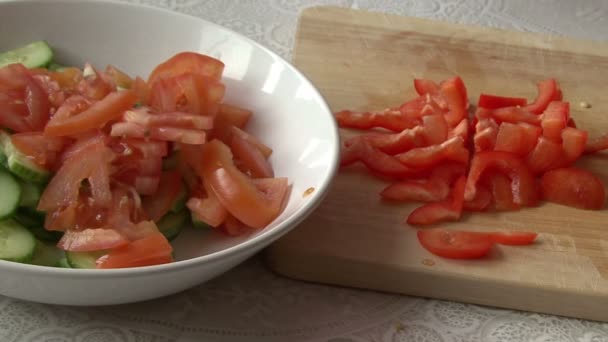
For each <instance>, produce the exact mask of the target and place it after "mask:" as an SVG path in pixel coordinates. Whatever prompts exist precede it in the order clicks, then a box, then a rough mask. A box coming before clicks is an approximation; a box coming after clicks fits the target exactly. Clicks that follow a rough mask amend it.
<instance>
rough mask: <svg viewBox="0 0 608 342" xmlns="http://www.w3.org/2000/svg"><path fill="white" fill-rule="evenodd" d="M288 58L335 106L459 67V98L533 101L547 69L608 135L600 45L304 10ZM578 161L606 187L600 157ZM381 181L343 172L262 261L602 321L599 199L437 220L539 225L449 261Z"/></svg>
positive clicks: (607, 237) (332, 278)
mask: <svg viewBox="0 0 608 342" xmlns="http://www.w3.org/2000/svg"><path fill="white" fill-rule="evenodd" d="M294 62H295V64H296V65H297V66H298V67H299V68H300V70H302V71H303V72H304V74H305V75H306V76H307V77H309V78H310V79H311V80H312V82H313V83H314V84H315V85H316V86H317V87H318V88H319V89H320V91H321V93H322V94H323V95H324V96H325V98H326V99H327V101H328V102H329V104H330V106H331V108H332V109H333V110H334V111H337V110H340V109H347V108H348V109H357V110H376V109H382V108H385V107H388V106H395V105H398V104H399V103H401V102H403V101H404V100H405V99H409V98H412V97H414V96H415V92H414V89H413V84H412V79H413V78H415V77H424V78H431V79H434V80H437V81H439V80H442V79H445V78H448V77H450V76H453V75H460V76H461V77H462V78H463V79H464V81H465V83H466V85H467V88H468V91H469V95H470V101H471V103H476V101H477V96H478V94H479V93H480V92H482V91H483V92H489V93H496V94H502V95H512V96H524V97H528V98H534V97H535V95H536V86H535V83H536V81H538V80H540V79H543V78H547V77H555V78H557V79H558V80H559V82H560V84H561V86H562V89H563V92H564V94H565V99H566V100H568V101H570V102H571V108H572V112H573V113H572V116H573V117H574V118H575V119H576V122H577V123H578V125H579V126H580V127H582V128H584V129H588V130H589V131H590V134H591V135H592V136H595V135H597V134H599V132H602V131H608V44H605V43H599V42H590V41H579V40H570V39H565V38H559V37H550V36H544V35H538V34H531V33H522V32H507V31H499V30H494V29H488V28H481V27H472V26H462V25H455V24H448V23H443V22H435V21H428V20H421V19H415V18H407V17H399V16H394V15H384V14H378V13H369V12H364V11H357V10H350V9H340V8H333V7H315V8H310V9H308V10H306V11H304V12H303V13H302V15H301V18H300V22H299V29H298V33H297V38H296V46H295V55H294ZM582 101H584V102H587V103H589V104H591V108H582V107H581V106H580V105H579V103H580V102H582ZM342 133H343V134H348V133H347V132H342ZM581 165H582V166H584V167H587V168H589V169H591V170H592V171H594V172H596V173H597V174H599V175H601V177H602V179H603V181H604V182H606V184H608V154H606V155H597V156H593V157H588V158H586V159H585V160H584V161H583V162H581ZM384 186H385V183H383V182H382V181H379V180H376V179H374V178H372V177H370V176H368V175H367V174H366V173H365V172H364V171H363V170H362V169H361V168H357V167H349V168H346V169H342V170H341V171H340V173H339V175H338V176H337V178H336V179H335V182H334V183H333V186H332V188H331V190H330V192H329V194H328V195H327V197H326V199H325V200H324V202H323V203H322V204H321V205H320V207H319V208H318V209H317V210H316V211H315V212H314V213H313V214H312V215H311V216H310V218H309V219H307V220H306V221H305V222H304V223H302V224H301V226H299V227H298V228H296V229H295V230H293V231H292V232H291V233H290V234H288V235H287V236H285V237H284V238H282V239H281V240H279V241H278V242H277V243H275V244H274V245H273V246H271V247H270V248H269V249H268V250H267V253H266V257H267V258H266V259H267V261H268V264H269V265H270V267H271V268H272V269H274V270H276V271H277V272H278V273H280V274H284V275H286V276H288V277H292V278H297V279H303V280H308V281H314V282H322V283H329V284H337V285H344V286H349V287H358V288H367V289H375V290H381V291H389V292H398V293H404V294H408V295H416V296H424V297H432V298H441V299H449V300H455V301H462V302H468V303H477V304H484V305H491V306H498V307H506V308H515V309H522V310H529V311H537V312H546V313H552V314H559V315H566V316H573V317H580V318H587V319H596V320H604V321H608V279H607V278H608V209H604V210H602V211H600V212H591V211H583V210H576V209H572V208H567V207H563V206H558V205H551V204H544V205H542V206H541V207H539V208H533V209H525V210H521V211H518V212H510V213H484V214H474V215H465V216H464V218H463V219H462V221H461V222H458V223H450V224H444V225H443V226H445V227H450V228H455V229H458V228H460V229H472V230H484V229H487V230H533V231H537V232H540V233H541V235H540V237H539V239H538V243H537V244H536V245H534V246H532V247H506V246H501V247H499V248H496V249H495V250H494V252H493V254H492V255H491V256H490V257H489V258H486V259H483V260H474V261H455V260H447V259H441V258H438V257H435V256H433V255H432V254H430V253H428V252H427V251H425V250H424V249H423V248H422V247H421V246H420V245H419V244H418V241H417V239H416V236H415V229H413V228H411V227H408V226H407V225H405V224H404V223H403V220H404V218H405V217H406V216H407V215H408V214H409V212H410V211H411V210H413V208H415V207H416V206H417V204H397V205H389V204H386V203H382V202H381V201H380V199H379V196H378V193H379V191H380V190H381V189H382V188H383V187H384Z"/></svg>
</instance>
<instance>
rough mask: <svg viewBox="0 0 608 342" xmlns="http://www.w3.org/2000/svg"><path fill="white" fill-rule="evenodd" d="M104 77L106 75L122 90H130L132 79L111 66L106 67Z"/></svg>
mask: <svg viewBox="0 0 608 342" xmlns="http://www.w3.org/2000/svg"><path fill="white" fill-rule="evenodd" d="M105 73H106V75H108V76H109V77H110V78H111V79H112V81H114V84H116V85H117V86H119V87H121V88H123V89H131V88H132V86H133V79H131V77H129V75H127V74H126V73H124V72H122V71H120V70H119V69H118V68H116V67H115V66H113V65H108V66H107V67H106V70H105Z"/></svg>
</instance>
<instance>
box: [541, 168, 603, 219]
mask: <svg viewBox="0 0 608 342" xmlns="http://www.w3.org/2000/svg"><path fill="white" fill-rule="evenodd" d="M541 189H542V194H543V198H544V199H545V200H547V201H549V202H554V203H558V204H562V205H566V206H569V207H574V208H579V209H588V210H600V209H602V208H603V207H604V205H605V202H606V191H605V187H604V184H603V183H602V181H601V180H600V179H599V178H598V177H597V176H595V175H594V174H593V173H591V172H589V171H587V170H583V169H579V168H575V167H570V168H561V169H555V170H551V171H548V172H547V173H545V174H544V175H543V176H542V178H541Z"/></svg>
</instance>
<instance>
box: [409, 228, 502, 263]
mask: <svg viewBox="0 0 608 342" xmlns="http://www.w3.org/2000/svg"><path fill="white" fill-rule="evenodd" d="M417 236H418V241H420V244H421V245H422V247H424V248H425V249H426V250H427V251H429V252H431V253H433V254H435V255H437V256H440V257H443V258H449V259H477V258H481V257H484V256H486V255H487V254H488V253H489V252H490V251H491V250H492V247H493V246H494V241H492V239H491V238H490V237H489V236H488V235H486V234H479V233H476V232H467V231H459V230H446V229H441V228H435V229H421V230H418V232H417Z"/></svg>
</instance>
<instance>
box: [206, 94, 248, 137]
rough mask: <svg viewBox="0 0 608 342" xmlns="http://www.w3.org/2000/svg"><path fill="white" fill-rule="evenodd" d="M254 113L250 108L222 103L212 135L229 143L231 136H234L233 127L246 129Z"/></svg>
mask: <svg viewBox="0 0 608 342" xmlns="http://www.w3.org/2000/svg"><path fill="white" fill-rule="evenodd" d="M252 114H253V113H252V112H251V111H250V110H247V109H244V108H240V107H237V106H234V105H230V104H227V103H222V104H220V107H219V110H218V113H217V116H216V117H215V122H214V125H213V130H212V131H211V136H212V137H213V138H215V139H219V140H220V141H222V142H224V143H226V144H229V143H230V138H231V137H232V133H233V132H232V127H233V126H235V127H238V128H240V129H244V128H245V126H246V125H247V123H248V122H249V119H250V118H251V115H252Z"/></svg>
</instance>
